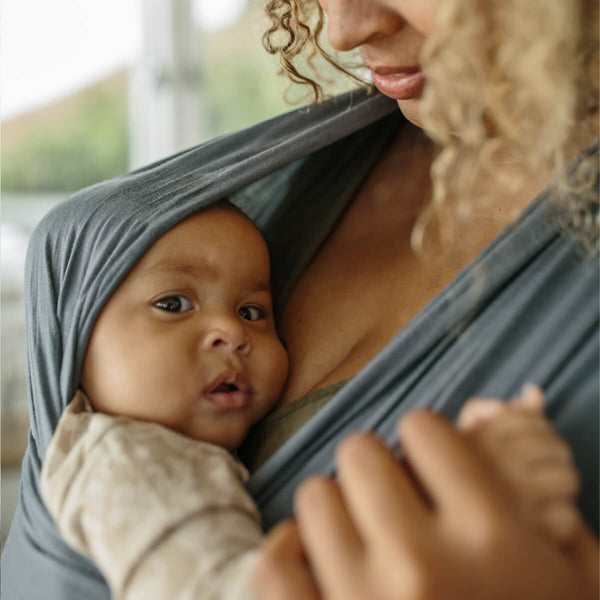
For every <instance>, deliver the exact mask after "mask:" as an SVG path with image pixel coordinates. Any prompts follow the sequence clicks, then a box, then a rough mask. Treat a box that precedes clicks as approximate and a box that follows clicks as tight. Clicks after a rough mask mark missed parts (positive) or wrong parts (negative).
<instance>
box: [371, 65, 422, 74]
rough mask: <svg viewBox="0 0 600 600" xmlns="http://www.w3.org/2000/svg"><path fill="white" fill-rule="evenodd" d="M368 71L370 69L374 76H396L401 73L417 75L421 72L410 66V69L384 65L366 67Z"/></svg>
mask: <svg viewBox="0 0 600 600" xmlns="http://www.w3.org/2000/svg"><path fill="white" fill-rule="evenodd" d="M366 66H367V68H368V69H370V70H371V71H372V72H373V73H375V74H376V75H396V74H401V73H406V74H408V73H417V72H419V71H420V70H421V67H419V66H414V65H413V66H410V67H403V66H400V67H388V66H385V65H371V64H367V65H366Z"/></svg>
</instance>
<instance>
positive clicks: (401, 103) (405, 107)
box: [397, 98, 423, 128]
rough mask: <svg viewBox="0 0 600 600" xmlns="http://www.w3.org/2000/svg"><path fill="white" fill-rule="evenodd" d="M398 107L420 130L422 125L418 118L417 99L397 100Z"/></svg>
mask: <svg viewBox="0 0 600 600" xmlns="http://www.w3.org/2000/svg"><path fill="white" fill-rule="evenodd" d="M397 103H398V107H399V108H400V111H401V112H402V114H403V115H404V116H405V117H406V118H407V119H408V120H409V121H410V122H411V123H412V124H413V125H416V126H417V127H420V128H422V127H423V123H422V122H421V118H420V116H419V99H415V98H413V99H410V100H397Z"/></svg>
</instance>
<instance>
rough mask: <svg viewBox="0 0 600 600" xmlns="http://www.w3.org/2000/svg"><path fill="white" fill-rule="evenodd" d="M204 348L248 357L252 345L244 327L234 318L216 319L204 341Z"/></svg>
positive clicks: (207, 331)
mask: <svg viewBox="0 0 600 600" xmlns="http://www.w3.org/2000/svg"><path fill="white" fill-rule="evenodd" d="M202 348H203V349H204V350H206V351H217V352H226V353H231V354H234V353H237V354H242V355H246V354H248V353H249V352H250V349H251V343H250V338H249V337H248V335H247V333H246V330H245V329H244V326H243V325H242V324H241V323H240V322H238V321H237V320H235V319H233V318H231V319H230V318H225V317H221V318H218V319H214V322H213V323H211V324H210V326H209V327H208V329H207V330H206V332H205V334H204V336H203V339H202Z"/></svg>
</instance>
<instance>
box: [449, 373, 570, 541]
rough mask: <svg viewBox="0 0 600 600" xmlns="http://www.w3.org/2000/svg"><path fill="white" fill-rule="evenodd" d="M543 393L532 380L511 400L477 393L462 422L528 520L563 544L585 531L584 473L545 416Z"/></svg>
mask: <svg viewBox="0 0 600 600" xmlns="http://www.w3.org/2000/svg"><path fill="white" fill-rule="evenodd" d="M543 409H544V395H543V392H542V390H541V389H540V388H538V387H537V386H533V385H528V386H526V387H525V388H524V390H523V393H522V395H521V396H519V397H517V398H515V399H514V400H512V401H511V402H506V401H503V400H497V399H482V398H473V399H471V400H469V401H468V402H467V403H466V404H465V405H464V407H463V409H462V411H461V413H460V415H459V419H458V427H459V429H461V430H462V431H464V432H465V435H466V436H467V437H468V438H470V440H471V441H472V443H473V444H474V445H475V446H476V447H477V449H478V450H479V452H481V453H482V454H483V455H484V456H485V457H486V458H487V459H488V460H489V462H490V463H491V465H493V467H494V468H496V469H497V470H498V471H499V473H500V474H501V476H502V477H504V478H505V480H506V481H507V483H508V484H509V487H510V488H512V490H513V492H514V497H515V501H516V502H517V505H519V506H520V507H521V510H522V511H523V514H524V516H525V518H526V519H527V521H528V522H530V523H531V524H532V525H534V526H535V527H536V528H537V529H539V530H541V531H542V532H544V533H545V534H546V535H548V536H550V537H551V538H553V539H554V540H555V541H556V542H558V543H559V544H561V545H569V544H570V543H571V542H573V540H574V539H575V538H576V537H577V534H578V533H579V531H580V530H581V526H582V521H581V516H580V513H579V510H578V509H577V506H576V504H575V498H576V496H577V494H578V492H579V488H580V478H579V474H578V472H577V470H576V469H575V465H574V463H573V457H572V454H571V450H570V448H569V446H568V445H567V444H566V442H564V441H563V440H562V439H561V438H560V437H559V435H558V434H557V433H556V432H555V431H554V429H553V428H552V426H551V424H550V422H549V421H548V419H547V418H546V417H545V416H544V410H543Z"/></svg>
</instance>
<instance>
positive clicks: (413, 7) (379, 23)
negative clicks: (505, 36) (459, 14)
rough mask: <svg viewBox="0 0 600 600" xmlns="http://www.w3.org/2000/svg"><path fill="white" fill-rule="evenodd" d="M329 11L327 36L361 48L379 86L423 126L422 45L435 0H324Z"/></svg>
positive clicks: (345, 45)
mask: <svg viewBox="0 0 600 600" xmlns="http://www.w3.org/2000/svg"><path fill="white" fill-rule="evenodd" d="M319 2H320V3H321V6H322V7H323V10H324V11H325V13H326V14H327V16H328V21H327V37H328V38H329V42H330V43H331V45H332V46H333V47H334V48H336V49H337V50H352V49H353V48H358V49H359V51H360V55H361V57H362V60H363V62H364V63H365V65H366V66H367V67H368V68H369V69H370V70H371V73H372V76H373V83H374V85H375V87H377V89H379V91H381V92H382V93H383V94H385V95H386V96H389V97H390V98H393V99H394V100H396V101H397V102H398V106H399V107H400V110H401V111H402V112H403V113H404V115H405V116H406V118H407V119H409V120H410V121H412V122H413V123H414V124H415V125H418V126H421V121H420V119H419V99H420V98H421V94H422V92H423V86H424V83H425V79H424V77H423V72H422V71H421V67H420V64H419V57H420V54H421V48H422V46H423V43H424V41H425V39H426V38H427V36H428V35H430V34H431V32H432V31H433V28H434V22H435V0H319Z"/></svg>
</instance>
